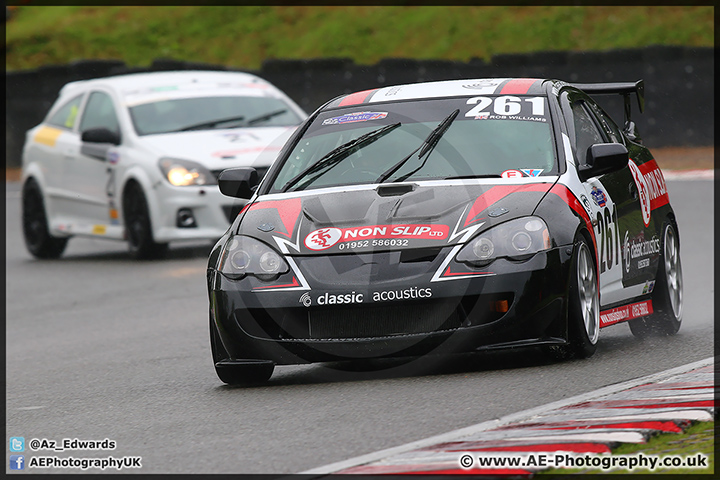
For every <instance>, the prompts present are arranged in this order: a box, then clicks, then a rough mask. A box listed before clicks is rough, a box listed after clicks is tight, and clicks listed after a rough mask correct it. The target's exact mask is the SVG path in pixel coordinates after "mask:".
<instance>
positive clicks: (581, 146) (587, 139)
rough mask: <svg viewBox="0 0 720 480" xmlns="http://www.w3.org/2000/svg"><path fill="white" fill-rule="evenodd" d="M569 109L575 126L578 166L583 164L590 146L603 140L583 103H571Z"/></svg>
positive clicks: (603, 141)
mask: <svg viewBox="0 0 720 480" xmlns="http://www.w3.org/2000/svg"><path fill="white" fill-rule="evenodd" d="M571 107H572V112H573V122H574V124H575V148H576V155H577V158H578V161H579V162H580V164H584V163H586V161H585V159H586V157H587V151H588V148H590V145H594V144H596V143H605V139H604V138H603V136H602V134H601V133H600V130H598V127H597V126H596V125H595V122H594V121H593V119H592V117H591V116H590V113H589V112H588V111H587V109H586V107H585V102H584V101H576V102H573V103H572V104H571Z"/></svg>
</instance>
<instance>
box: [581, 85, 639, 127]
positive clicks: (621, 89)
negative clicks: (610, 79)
mask: <svg viewBox="0 0 720 480" xmlns="http://www.w3.org/2000/svg"><path fill="white" fill-rule="evenodd" d="M570 85H571V86H573V87H575V88H579V89H580V90H582V91H583V92H585V93H587V94H588V95H622V96H623V97H625V124H626V125H627V124H628V123H630V121H631V117H630V95H632V94H633V93H634V94H635V95H636V96H637V101H638V107H639V108H640V113H642V112H643V110H645V82H644V81H643V80H638V81H637V82H615V83H571V84H570Z"/></svg>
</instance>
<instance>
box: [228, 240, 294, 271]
mask: <svg viewBox="0 0 720 480" xmlns="http://www.w3.org/2000/svg"><path fill="white" fill-rule="evenodd" d="M219 270H220V273H222V274H223V275H225V276H226V277H228V278H231V279H233V280H239V279H241V278H243V277H244V276H245V275H254V276H256V277H257V278H259V279H260V280H274V279H276V278H277V277H278V276H279V275H282V274H283V273H287V272H288V271H289V270H290V267H288V264H287V262H286V261H285V260H284V259H283V257H282V256H281V255H280V254H279V253H278V252H276V251H275V250H273V249H272V248H270V247H269V246H268V245H266V244H264V243H263V242H261V241H259V240H255V239H254V238H252V237H246V236H244V235H235V236H233V237H231V238H230V240H228V242H227V243H226V244H225V247H224V248H223V252H222V255H221V256H220V268H219Z"/></svg>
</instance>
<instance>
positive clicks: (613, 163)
mask: <svg viewBox="0 0 720 480" xmlns="http://www.w3.org/2000/svg"><path fill="white" fill-rule="evenodd" d="M627 164H628V151H627V148H625V145H622V144H620V143H596V144H595V145H591V146H590V148H588V151H587V164H586V165H580V167H579V168H578V175H579V176H580V180H582V181H583V182H584V181H585V180H587V179H588V178H590V177H597V176H600V175H603V174H605V173H610V172H615V171H617V170H620V169H621V168H623V167H626V166H627Z"/></svg>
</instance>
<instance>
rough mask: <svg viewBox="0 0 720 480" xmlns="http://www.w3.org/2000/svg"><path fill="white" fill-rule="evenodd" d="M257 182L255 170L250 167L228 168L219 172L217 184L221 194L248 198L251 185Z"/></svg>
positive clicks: (250, 194) (251, 189)
mask: <svg viewBox="0 0 720 480" xmlns="http://www.w3.org/2000/svg"><path fill="white" fill-rule="evenodd" d="M258 182H259V179H258V174H257V170H255V169H254V168H252V167H240V168H228V169H227V170H223V171H222V172H220V176H219V177H218V186H219V187H220V192H221V193H222V194H223V195H227V196H228V197H234V198H246V199H248V198H250V197H252V195H253V187H255V186H257V184H258Z"/></svg>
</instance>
